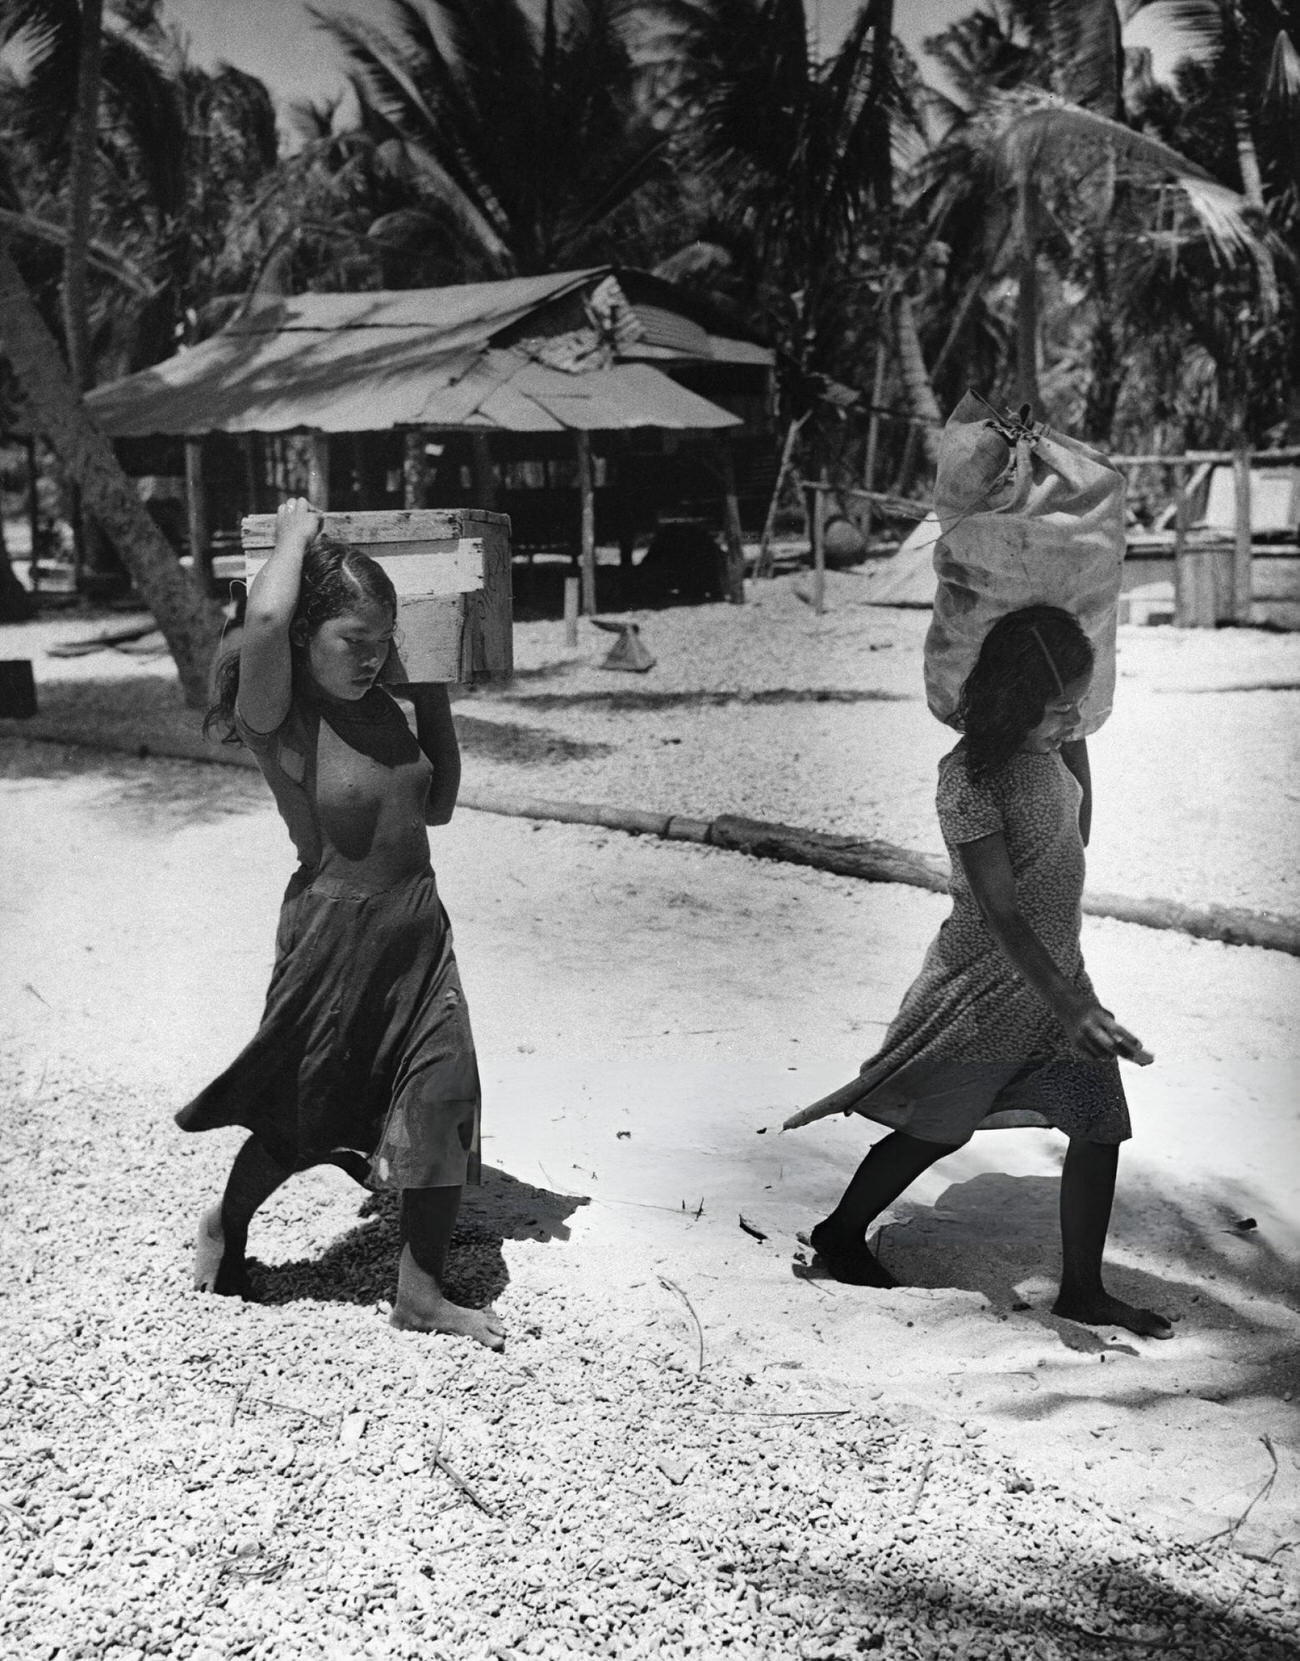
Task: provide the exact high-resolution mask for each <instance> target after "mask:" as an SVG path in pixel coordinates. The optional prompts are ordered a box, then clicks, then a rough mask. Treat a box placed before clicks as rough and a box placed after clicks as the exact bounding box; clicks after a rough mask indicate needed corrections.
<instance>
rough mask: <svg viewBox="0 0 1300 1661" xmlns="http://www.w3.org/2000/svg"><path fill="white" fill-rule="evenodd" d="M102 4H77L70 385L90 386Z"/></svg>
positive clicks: (66, 263)
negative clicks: (89, 280) (90, 269)
mask: <svg viewBox="0 0 1300 1661" xmlns="http://www.w3.org/2000/svg"><path fill="white" fill-rule="evenodd" d="M103 11H104V8H103V0H81V41H80V48H79V51H78V54H77V109H76V116H75V119H74V122H73V128H72V156H71V160H70V162H69V165H68V240H67V242H66V243H65V244H64V248H63V338H64V342H65V344H66V346H67V351H68V369H69V371H70V373H71V375H72V385H73V387H74V389H75V390H76V391H77V392H84V391H85V390H86V388H87V387H88V386H89V385H90V325H89V320H88V313H87V305H86V251H87V244H88V243H89V241H90V207H91V202H92V201H93V199H94V191H95V160H96V130H97V128H98V125H99V63H100V56H101V50H102V45H103V33H102V31H103Z"/></svg>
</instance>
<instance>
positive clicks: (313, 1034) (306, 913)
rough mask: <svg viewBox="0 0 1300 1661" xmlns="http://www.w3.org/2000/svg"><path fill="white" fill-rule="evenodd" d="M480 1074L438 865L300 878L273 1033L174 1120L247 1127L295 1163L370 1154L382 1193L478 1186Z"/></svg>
mask: <svg viewBox="0 0 1300 1661" xmlns="http://www.w3.org/2000/svg"><path fill="white" fill-rule="evenodd" d="M479 1103H480V1094H479V1077H478V1063H477V1060H476V1057H475V1054H474V1039H473V1035H472V1034H471V1031H470V1024H469V1011H468V1010H467V1009H466V1007H465V997H464V993H463V991H462V990H461V984H460V975H459V972H458V970H457V968H456V958H455V954H454V952H453V950H452V937H451V924H450V923H449V922H448V920H447V914H446V912H445V911H444V910H443V908H442V902H441V901H440V900H439V898H438V890H437V887H436V884H435V882H434V876H433V872H432V871H429V870H426V871H424V872H422V873H420V875H418V876H416V877H412V878H411V879H409V880H408V881H407V882H404V883H402V884H400V885H399V886H398V887H396V888H390V889H386V890H384V891H383V892H380V893H372V892H367V891H366V890H365V889H363V888H357V887H353V886H351V885H349V884H348V883H346V882H344V881H342V880H340V879H336V878H329V877H319V878H317V879H316V881H314V882H313V881H312V880H311V878H310V874H309V873H305V872H302V871H300V872H298V873H297V874H296V875H295V876H294V878H293V879H292V880H291V882H290V883H289V887H288V889H287V891H286V893H285V898H284V904H283V906H282V907H281V911H280V926H279V929H278V932H277V934H276V952H275V969H274V971H273V973H272V975H271V985H270V989H269V991H268V992H267V995H266V1008H265V1010H264V1012H263V1015H262V1023H261V1026H260V1027H259V1028H258V1030H257V1034H256V1036H255V1037H254V1038H253V1040H252V1041H251V1043H249V1044H248V1045H247V1046H246V1048H245V1049H244V1050H243V1051H242V1052H241V1053H240V1054H239V1055H238V1056H237V1057H236V1058H235V1060H234V1061H233V1062H232V1063H231V1065H230V1066H229V1067H228V1068H227V1069H226V1070H225V1072H224V1073H222V1074H221V1076H220V1077H219V1078H216V1079H214V1080H213V1082H212V1083H211V1084H209V1085H208V1086H207V1088H206V1089H205V1090H202V1091H201V1092H200V1093H199V1094H198V1095H197V1096H195V1098H194V1099H193V1101H191V1102H189V1103H188V1104H187V1105H186V1106H185V1107H183V1108H182V1109H181V1111H180V1112H179V1113H178V1114H177V1115H176V1123H177V1124H178V1125H179V1126H180V1127H181V1129H182V1130H213V1129H216V1128H217V1127H219V1126H223V1125H243V1126H244V1127H245V1128H246V1129H247V1130H250V1131H252V1132H253V1133H254V1135H256V1136H257V1137H258V1138H259V1140H260V1141H261V1142H262V1143H263V1145H264V1146H265V1147H266V1149H267V1151H268V1153H270V1154H271V1156H272V1157H273V1158H274V1159H275V1160H277V1161H278V1162H279V1163H280V1164H282V1165H285V1166H287V1167H289V1168H291V1169H293V1170H304V1169H306V1168H307V1167H308V1166H311V1165H319V1164H325V1163H328V1162H331V1161H335V1160H336V1158H337V1156H339V1155H351V1156H352V1157H351V1159H348V1158H343V1159H338V1160H337V1162H338V1163H341V1164H343V1166H344V1168H345V1169H348V1168H353V1169H355V1168H356V1166H357V1164H358V1161H357V1158H356V1156H357V1155H362V1156H364V1157H365V1158H366V1159H367V1160H368V1161H369V1170H368V1176H367V1178H366V1186H367V1187H370V1188H393V1189H400V1188H447V1187H458V1186H459V1185H460V1184H462V1183H464V1182H467V1181H468V1182H477V1181H479Z"/></svg>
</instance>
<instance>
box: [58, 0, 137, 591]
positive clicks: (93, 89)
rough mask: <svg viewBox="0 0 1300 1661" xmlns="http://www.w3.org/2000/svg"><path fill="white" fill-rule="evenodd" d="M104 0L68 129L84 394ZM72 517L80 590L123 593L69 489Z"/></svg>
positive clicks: (68, 249) (91, 24)
mask: <svg viewBox="0 0 1300 1661" xmlns="http://www.w3.org/2000/svg"><path fill="white" fill-rule="evenodd" d="M103 21H104V7H103V0H81V25H80V41H79V44H78V52H77V106H76V112H75V115H74V119H73V126H72V153H71V157H70V159H69V163H68V239H67V241H66V242H65V243H64V246H63V291H62V307H63V340H64V346H65V348H66V351H67V358H68V369H69V372H70V373H71V376H72V384H73V387H74V389H75V390H76V391H77V392H78V393H81V392H85V391H86V389H87V388H88V387H89V386H91V385H92V384H93V382H94V373H93V367H92V362H91V353H90V312H89V302H88V298H87V284H86V277H87V269H88V254H89V244H90V211H91V205H92V203H93V201H94V197H95V167H96V162H97V160H98V131H99V91H100V61H101V58H102V55H103ZM71 494H72V509H73V513H72V517H73V522H74V525H75V530H76V538H77V566H78V570H77V576H78V587H81V586H83V582H84V586H85V587H86V588H88V589H97V590H103V589H122V588H125V587H126V575H125V572H124V571H123V569H122V565H121V562H120V561H119V560H116V559H114V557H113V555H112V552H111V550H110V549H108V548H107V547H105V545H104V541H103V538H102V537H101V536H100V535H99V534H98V531H97V528H96V526H95V525H94V523H93V522H92V520H91V519H90V518H89V517H88V515H87V513H86V510H85V504H84V503H83V502H82V500H81V493H80V491H79V490H78V489H77V488H76V486H75V484H74V485H73V488H72V492H71Z"/></svg>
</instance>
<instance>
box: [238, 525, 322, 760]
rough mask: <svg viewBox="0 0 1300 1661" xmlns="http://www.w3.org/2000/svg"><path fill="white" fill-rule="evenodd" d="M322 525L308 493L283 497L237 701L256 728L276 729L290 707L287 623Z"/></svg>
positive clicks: (242, 658) (242, 656)
mask: <svg viewBox="0 0 1300 1661" xmlns="http://www.w3.org/2000/svg"><path fill="white" fill-rule="evenodd" d="M320 527H321V515H320V514H319V513H318V512H317V511H316V509H315V508H314V507H312V505H311V503H310V502H308V501H307V500H306V499H305V498H304V497H301V496H294V497H292V498H291V499H290V500H289V501H287V502H282V503H281V504H280V507H279V510H278V512H277V513H276V516H275V547H274V549H273V550H272V553H271V557H270V559H268V560H267V562H266V564H265V565H264V566H263V567H262V569H261V570H260V571H259V572H258V573H257V576H256V577H255V578H254V579H253V586H252V588H251V589H250V590H249V592H248V604H247V605H246V607H245V609H244V637H243V639H242V641H241V642H240V646H239V696H238V698H237V700H236V706H237V708H238V711H239V714H240V716H241V718H242V719H243V720H244V721H245V722H246V723H247V725H248V726H250V727H251V728H252V730H253V731H254V732H274V731H275V729H276V728H277V727H278V726H279V725H280V723H281V722H282V721H283V720H284V718H285V716H286V715H287V714H288V713H289V701H290V698H291V697H292V695H293V660H292V655H291V652H290V645H289V627H290V625H291V624H292V622H293V614H294V610H295V608H296V606H297V604H298V594H299V590H300V589H301V587H302V560H303V555H304V554H305V553H306V552H307V548H308V546H309V545H310V543H311V540H312V538H313V537H314V536H315V535H316V533H317V531H318V530H319V529H320Z"/></svg>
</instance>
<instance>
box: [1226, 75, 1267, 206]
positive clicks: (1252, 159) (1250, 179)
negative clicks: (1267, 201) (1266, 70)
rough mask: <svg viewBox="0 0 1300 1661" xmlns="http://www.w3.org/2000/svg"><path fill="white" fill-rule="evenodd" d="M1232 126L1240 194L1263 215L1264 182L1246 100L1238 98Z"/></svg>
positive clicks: (1234, 108)
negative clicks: (1239, 175) (1239, 173)
mask: <svg viewBox="0 0 1300 1661" xmlns="http://www.w3.org/2000/svg"><path fill="white" fill-rule="evenodd" d="M1232 124H1233V128H1234V130H1235V132H1236V138H1237V166H1238V167H1239V168H1240V169H1241V194H1242V195H1243V196H1244V197H1245V198H1246V200H1247V201H1248V202H1249V203H1250V205H1251V207H1252V208H1254V209H1256V211H1257V212H1259V213H1263V212H1264V211H1265V208H1264V180H1263V176H1262V175H1261V173H1260V171H1259V152H1258V151H1257V150H1256V148H1255V135H1254V133H1252V132H1251V130H1250V112H1249V111H1248V110H1247V108H1246V100H1245V99H1244V98H1240V97H1239V98H1238V99H1237V100H1236V101H1235V103H1234V105H1233V111H1232Z"/></svg>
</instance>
